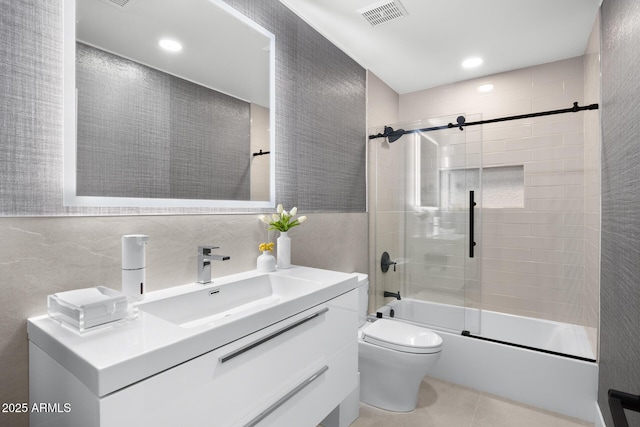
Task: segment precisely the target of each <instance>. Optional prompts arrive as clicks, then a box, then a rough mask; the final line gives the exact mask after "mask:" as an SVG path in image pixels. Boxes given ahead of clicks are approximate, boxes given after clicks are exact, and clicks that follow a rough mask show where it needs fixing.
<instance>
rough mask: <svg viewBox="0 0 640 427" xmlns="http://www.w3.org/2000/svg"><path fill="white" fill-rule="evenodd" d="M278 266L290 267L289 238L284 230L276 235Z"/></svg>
mask: <svg viewBox="0 0 640 427" xmlns="http://www.w3.org/2000/svg"><path fill="white" fill-rule="evenodd" d="M277 246H278V268H290V267H291V238H290V237H289V236H288V235H287V232H286V231H281V232H280V237H278V244H277Z"/></svg>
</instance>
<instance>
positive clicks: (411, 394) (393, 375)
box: [358, 274, 442, 412]
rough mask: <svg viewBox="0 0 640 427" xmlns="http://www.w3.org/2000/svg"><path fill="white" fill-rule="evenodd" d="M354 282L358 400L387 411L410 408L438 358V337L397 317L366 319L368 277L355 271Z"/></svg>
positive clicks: (408, 409) (407, 410) (439, 345)
mask: <svg viewBox="0 0 640 427" xmlns="http://www.w3.org/2000/svg"><path fill="white" fill-rule="evenodd" d="M358 281H359V283H358V285H359V288H358V298H359V302H360V329H359V330H358V368H359V371H360V401H361V402H364V403H366V404H369V405H372V406H375V407H378V408H381V409H386V410H387V411H395V412H409V411H412V410H414V409H415V408H416V405H417V403H418V390H419V388H420V383H421V382H422V379H423V378H424V377H425V375H427V373H428V372H429V371H430V370H431V368H432V367H433V366H434V365H435V364H436V362H437V361H438V359H439V358H440V351H441V349H442V338H441V337H440V336H439V335H438V334H436V333H435V332H433V331H432V330H430V329H427V328H423V327H420V326H416V325H411V324H409V323H404V322H401V321H399V320H392V319H389V318H384V319H377V320H375V321H374V322H369V321H367V305H368V296H367V293H368V289H369V280H368V277H367V275H365V274H358Z"/></svg>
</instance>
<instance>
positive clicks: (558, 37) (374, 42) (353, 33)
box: [280, 0, 602, 94]
mask: <svg viewBox="0 0 640 427" xmlns="http://www.w3.org/2000/svg"><path fill="white" fill-rule="evenodd" d="M280 1H281V2H282V3H283V4H284V5H285V6H287V7H288V8H289V9H291V10H292V11H293V12H294V13H296V14H297V15H298V16H300V17H301V18H302V19H303V20H305V21H306V22H308V23H309V24H310V25H311V26H312V27H313V28H315V29H316V30H317V31H319V32H320V33H321V34H322V35H324V36H325V37H326V38H327V39H329V40H331V41H332V42H333V43H334V44H335V45H336V46H338V47H340V48H341V49H342V50H343V51H344V52H345V53H347V54H348V55H349V56H351V57H352V58H353V59H355V60H356V61H357V62H358V63H359V64H360V65H362V66H363V67H364V68H367V69H369V70H371V71H372V72H373V73H374V74H375V75H377V76H378V77H379V78H381V79H382V80H383V81H384V82H385V83H387V84H388V85H389V86H391V88H393V89H394V90H395V91H396V92H398V93H400V94H402V93H408V92H414V91H417V90H422V89H427V88H430V87H436V86H440V85H443V84H448V83H453V82H457V81H463V80H468V79H471V78H477V77H482V76H487V75H491V74H495V73H500V72H505V71H509V70H515V69H519V68H523V67H528V66H532V65H537V64H544V63H547V62H553V61H558V60H561V59H566V58H572V57H575V56H580V55H582V54H584V51H585V48H586V46H587V41H588V38H589V34H590V33H591V29H592V27H593V23H594V21H595V17H596V14H597V11H598V8H599V6H600V3H601V2H602V0H400V2H401V3H402V5H403V6H404V8H405V9H406V11H407V13H408V14H407V16H405V17H403V18H400V19H398V20H395V21H391V22H388V23H386V24H383V25H380V26H377V27H372V26H371V24H369V23H368V22H367V21H366V20H365V18H364V17H362V16H361V15H360V14H359V13H358V12H357V10H359V9H361V8H365V7H367V6H370V5H373V4H376V3H379V1H378V0H280ZM383 3H384V2H383ZM471 56H480V57H482V58H483V59H484V63H483V64H482V65H481V66H480V67H478V68H476V69H473V70H467V69H463V68H462V67H461V63H462V61H463V60H464V59H465V58H467V57H471Z"/></svg>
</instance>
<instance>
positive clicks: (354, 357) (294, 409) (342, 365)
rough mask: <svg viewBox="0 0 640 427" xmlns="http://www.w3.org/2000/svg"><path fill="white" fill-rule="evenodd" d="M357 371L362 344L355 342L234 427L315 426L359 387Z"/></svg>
mask: <svg viewBox="0 0 640 427" xmlns="http://www.w3.org/2000/svg"><path fill="white" fill-rule="evenodd" d="M357 370H358V343H357V342H353V343H351V344H348V345H347V346H346V347H344V348H343V349H342V350H340V351H339V352H338V353H336V354H334V355H333V356H331V357H330V358H328V359H327V360H325V361H324V362H323V363H321V366H315V367H314V368H313V369H311V370H310V371H309V373H308V374H307V375H305V376H303V377H302V378H301V379H300V380H299V381H298V382H297V385H296V386H295V387H293V388H291V389H290V390H288V391H287V393H285V394H283V395H281V396H279V397H278V398H277V399H276V398H274V399H273V401H272V402H269V404H268V405H267V406H265V407H263V408H260V410H258V411H253V412H252V413H251V414H250V415H249V416H247V417H245V418H244V419H242V420H240V421H239V422H238V423H236V424H234V427H254V426H255V427H282V426H296V427H307V426H308V427H315V426H317V425H318V424H319V423H320V422H321V421H322V420H323V419H324V418H325V417H326V416H327V414H328V413H329V412H331V411H332V410H333V409H334V408H335V407H336V406H338V405H339V404H340V403H341V402H342V401H343V400H344V399H345V398H346V397H347V396H348V395H349V394H350V393H351V392H352V391H353V390H354V389H355V388H356V387H357V386H358V372H357Z"/></svg>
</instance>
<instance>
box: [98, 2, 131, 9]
mask: <svg viewBox="0 0 640 427" xmlns="http://www.w3.org/2000/svg"><path fill="white" fill-rule="evenodd" d="M104 2H105V3H108V4H110V5H112V6H118V7H120V8H124V7H126V6H129V3H133V0H104Z"/></svg>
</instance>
